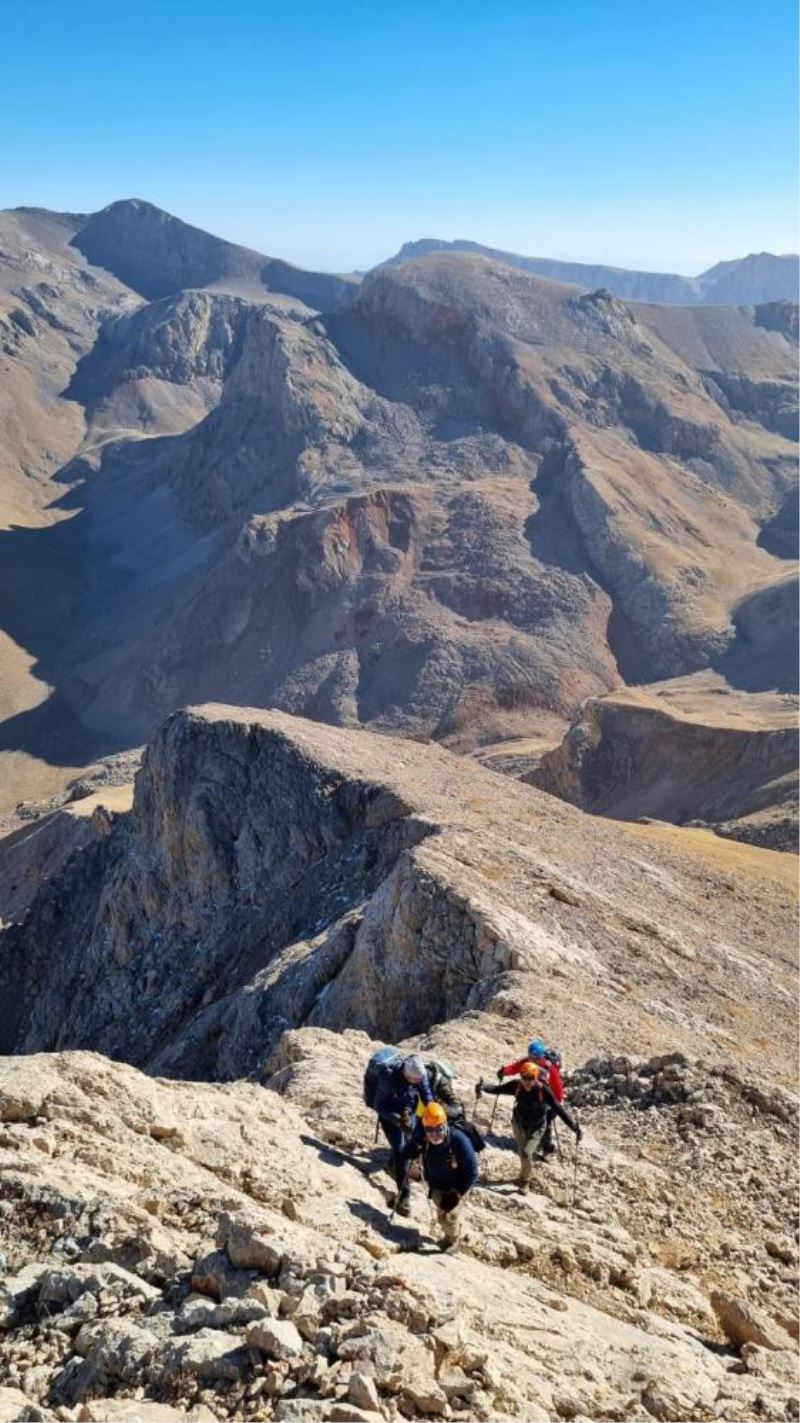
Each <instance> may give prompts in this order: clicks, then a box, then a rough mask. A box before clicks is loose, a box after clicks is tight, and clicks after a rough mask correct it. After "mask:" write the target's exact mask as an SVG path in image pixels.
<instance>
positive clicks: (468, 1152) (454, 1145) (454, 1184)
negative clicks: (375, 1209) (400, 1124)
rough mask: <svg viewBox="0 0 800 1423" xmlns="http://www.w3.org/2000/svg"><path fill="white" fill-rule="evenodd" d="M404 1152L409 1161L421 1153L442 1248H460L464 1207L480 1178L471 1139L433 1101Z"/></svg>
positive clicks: (426, 1108)
mask: <svg viewBox="0 0 800 1423" xmlns="http://www.w3.org/2000/svg"><path fill="white" fill-rule="evenodd" d="M404 1155H405V1157H406V1159H407V1160H408V1161H409V1162H411V1161H413V1160H415V1159H416V1158H417V1157H418V1156H420V1155H421V1156H422V1174H423V1176H424V1178H425V1182H426V1185H427V1187H428V1196H429V1198H430V1200H431V1201H432V1202H433V1206H434V1208H435V1210H436V1219H437V1221H438V1223H439V1226H440V1227H441V1230H442V1236H443V1242H442V1249H443V1250H449V1249H453V1248H457V1246H458V1242H459V1239H460V1236H461V1206H462V1203H463V1201H464V1198H465V1196H467V1195H468V1193H469V1192H470V1191H471V1190H472V1187H473V1186H474V1185H475V1182H476V1181H477V1179H478V1158H477V1156H476V1155H475V1151H474V1148H473V1146H472V1142H471V1141H470V1139H469V1137H468V1136H466V1134H465V1133H464V1132H463V1131H460V1130H459V1128H458V1127H456V1126H451V1125H450V1123H449V1122H448V1120H447V1112H446V1111H445V1109H444V1107H443V1106H442V1104H441V1102H430V1103H429V1105H428V1106H427V1107H425V1109H424V1111H423V1113H422V1117H421V1118H420V1119H419V1122H418V1126H417V1127H416V1129H415V1132H414V1135H413V1137H412V1138H411V1140H410V1141H409V1142H408V1143H407V1145H406V1147H405V1149H404Z"/></svg>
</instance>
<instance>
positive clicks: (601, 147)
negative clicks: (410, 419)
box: [0, 0, 797, 272]
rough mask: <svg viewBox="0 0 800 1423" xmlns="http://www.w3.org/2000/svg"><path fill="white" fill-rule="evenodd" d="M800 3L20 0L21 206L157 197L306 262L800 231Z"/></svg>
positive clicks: (15, 22)
mask: <svg viewBox="0 0 800 1423" xmlns="http://www.w3.org/2000/svg"><path fill="white" fill-rule="evenodd" d="M795 8H796V7H795V4H794V0H791V3H790V0H759V3H758V4H756V3H755V0H691V3H689V0H670V3H661V4H659V3H658V0H527V2H526V0H493V3H490V0H483V3H473V0H406V3H402V4H401V3H391V4H383V5H380V4H378V3H374V0H373V3H365V2H364V3H362V0H339V3H336V0H329V3H316V0H308V3H303V0H296V3H294V4H293V5H286V4H282V5H278V4H275V3H271V0H251V2H250V3H244V0H224V2H223V0H214V3H211V0H196V3H193V4H190V3H187V0H102V3H101V0H28V3H27V4H24V3H22V0H0V56H2V82H1V83H0V135H2V139H0V207H12V206H16V205H18V204H35V205H39V206H44V207H51V208H58V209H67V210H71V211H91V210H94V209H96V208H99V207H103V206H105V204H106V203H108V202H111V201H113V200H114V199H115V198H119V197H143V198H147V199H149V200H150V201H151V202H154V203H157V204H158V205H159V206H161V207H165V208H167V209H168V210H169V211H171V212H174V213H176V214H177V215H178V216H180V217H183V218H185V219H186V220H187V221H189V222H194V223H197V224H198V225H199V226H201V227H206V228H208V229H209V230H211V231H214V232H217V233H219V234H221V235H222V236H225V237H229V238H231V239H232V240H234V241H238V242H244V243H246V244H248V245H250V246H253V247H256V248H258V249H259V250H261V251H264V252H267V253H270V254H272V255H275V256H282V257H286V258H288V259H289V260H292V261H295V262H298V263H300V264H301V265H304V266H311V267H321V268H328V269H341V270H344V269H351V268H358V267H367V266H370V265H372V264H373V263H374V262H376V261H379V260H380V259H381V258H383V257H385V256H388V255H389V254H390V253H392V252H393V251H395V250H396V249H397V248H398V247H399V245H400V244H401V242H403V241H405V240H408V239H412V238H417V237H422V236H437V237H446V238H452V237H469V238H473V239H474V240H476V241H479V242H485V243H488V244H490V245H493V246H498V247H506V248H508V249H510V250H514V251H518V252H526V253H529V254H532V255H536V256H551V257H562V258H572V259H575V260H587V259H593V260H597V261H610V262H615V263H617V264H619V265H622V266H642V267H647V268H654V269H662V270H672V271H683V272H687V271H691V272H694V271H699V270H701V269H703V268H704V267H706V266H708V265H710V264H711V263H712V262H715V261H718V260H720V259H725V258H730V257H736V256H741V255H743V254H744V253H745V252H748V251H754V250H755V251H761V250H768V251H779V252H781V251H789V250H794V249H796V246H797V238H796V226H797V195H796V187H797V179H796V169H797V141H796V108H797V92H796V91H797V77H796V68H795V56H796V52H797V37H796V18H795Z"/></svg>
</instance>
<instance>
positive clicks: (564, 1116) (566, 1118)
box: [544, 1087, 583, 1141]
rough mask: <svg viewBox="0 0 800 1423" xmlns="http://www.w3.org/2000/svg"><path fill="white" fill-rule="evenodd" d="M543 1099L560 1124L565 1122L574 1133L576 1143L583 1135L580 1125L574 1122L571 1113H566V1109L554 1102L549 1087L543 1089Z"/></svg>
mask: <svg viewBox="0 0 800 1423" xmlns="http://www.w3.org/2000/svg"><path fill="white" fill-rule="evenodd" d="M544 1099H545V1101H546V1102H547V1103H548V1105H549V1106H551V1107H552V1108H553V1111H554V1113H555V1115H556V1116H557V1117H560V1118H561V1120H562V1122H566V1124H567V1126H568V1127H569V1129H570V1131H574V1133H575V1136H576V1137H577V1139H578V1141H580V1139H581V1136H582V1135H583V1133H582V1131H581V1128H580V1124H579V1123H578V1122H576V1120H575V1118H574V1117H573V1115H572V1113H571V1112H568V1111H567V1109H566V1107H562V1105H561V1103H560V1102H557V1101H556V1099H555V1097H554V1096H553V1094H552V1092H551V1091H550V1088H549V1087H545V1088H544Z"/></svg>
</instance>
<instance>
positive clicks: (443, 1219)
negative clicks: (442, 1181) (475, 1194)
mask: <svg viewBox="0 0 800 1423" xmlns="http://www.w3.org/2000/svg"><path fill="white" fill-rule="evenodd" d="M446 1194H447V1192H446V1191H431V1201H432V1202H433V1205H434V1206H435V1208H436V1223H437V1225H438V1226H439V1229H440V1230H441V1232H442V1235H443V1236H444V1238H445V1240H446V1241H447V1242H448V1243H449V1244H450V1245H457V1244H458V1242H459V1240H460V1239H461V1213H462V1211H463V1209H464V1197H463V1196H462V1197H461V1200H460V1201H459V1203H458V1205H457V1206H456V1208H455V1210H454V1211H443V1210H442V1209H441V1208H440V1201H441V1199H442V1196H444V1195H446Z"/></svg>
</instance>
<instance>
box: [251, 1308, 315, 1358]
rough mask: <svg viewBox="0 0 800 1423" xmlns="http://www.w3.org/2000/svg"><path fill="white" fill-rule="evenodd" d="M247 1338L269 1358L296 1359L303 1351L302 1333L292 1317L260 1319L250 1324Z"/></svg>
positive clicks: (252, 1346) (253, 1346)
mask: <svg viewBox="0 0 800 1423" xmlns="http://www.w3.org/2000/svg"><path fill="white" fill-rule="evenodd" d="M246 1339H247V1343H248V1344H249V1346H250V1348H251V1349H260V1350H261V1352H262V1354H266V1356H267V1358H268V1359H296V1358H298V1357H299V1355H300V1354H302V1352H303V1338H302V1335H301V1334H300V1331H299V1330H298V1329H297V1328H296V1327H295V1325H294V1324H293V1323H292V1321H291V1320H290V1319H269V1318H267V1319H260V1320H258V1321H257V1322H256V1323H255V1324H251V1325H250V1327H249V1328H248V1330H247V1334H246Z"/></svg>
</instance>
